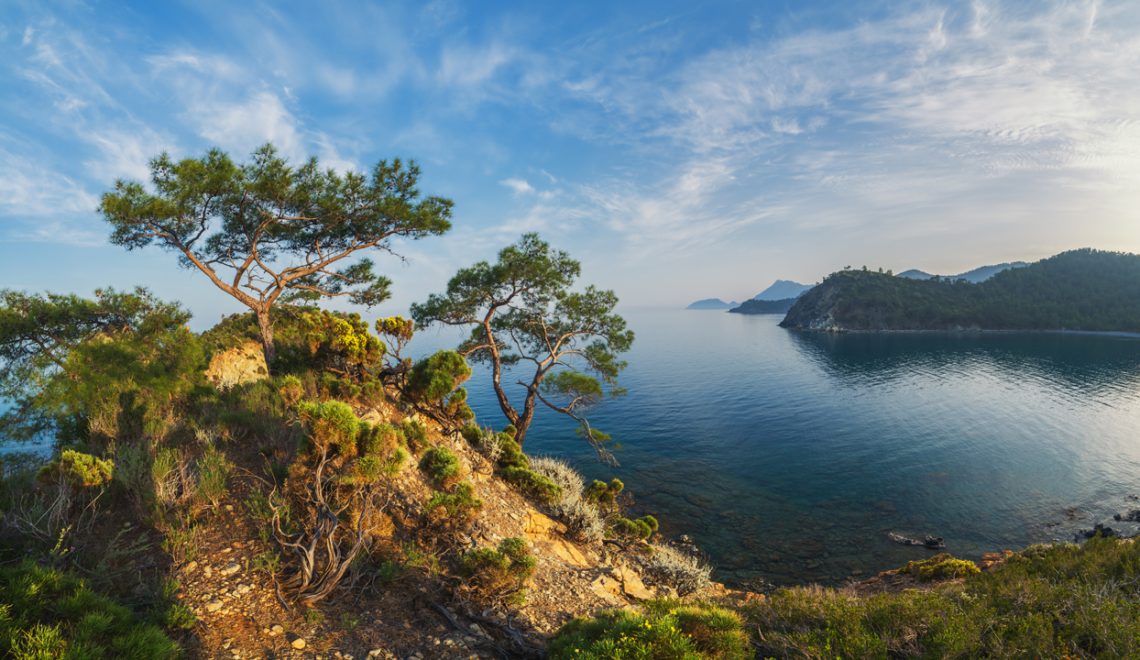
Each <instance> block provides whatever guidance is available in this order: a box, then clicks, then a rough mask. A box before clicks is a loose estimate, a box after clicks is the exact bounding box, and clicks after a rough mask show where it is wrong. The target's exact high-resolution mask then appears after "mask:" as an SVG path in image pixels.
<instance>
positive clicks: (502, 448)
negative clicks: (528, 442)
mask: <svg viewBox="0 0 1140 660" xmlns="http://www.w3.org/2000/svg"><path fill="white" fill-rule="evenodd" d="M495 439H496V441H497V442H498V444H499V451H498V454H499V459H498V460H499V467H502V468H526V467H528V466H529V465H530V461H529V460H528V459H527V457H526V454H524V453H523V450H522V447H520V446H519V443H517V442H515V435H514V434H513V433H507V432H506V431H503V432H500V433H498V434H497V435H496V436H495Z"/></svg>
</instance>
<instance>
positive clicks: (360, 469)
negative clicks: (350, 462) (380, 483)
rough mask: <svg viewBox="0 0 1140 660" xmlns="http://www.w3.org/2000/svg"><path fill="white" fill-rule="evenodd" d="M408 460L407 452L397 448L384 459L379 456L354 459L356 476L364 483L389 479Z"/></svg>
mask: <svg viewBox="0 0 1140 660" xmlns="http://www.w3.org/2000/svg"><path fill="white" fill-rule="evenodd" d="M407 460H408V452H406V451H404V449H403V448H402V447H397V448H396V449H394V450H393V451H392V453H390V454H389V455H388V456H387V457H386V458H381V457H380V456H374V455H372V456H361V457H360V458H358V459H356V473H357V476H358V477H360V478H361V479H364V480H365V481H376V480H377V479H379V478H380V477H390V476H392V475H394V474H396V473H397V472H399V471H400V468H402V467H404V463H406V462H407Z"/></svg>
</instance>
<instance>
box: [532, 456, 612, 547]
mask: <svg viewBox="0 0 1140 660" xmlns="http://www.w3.org/2000/svg"><path fill="white" fill-rule="evenodd" d="M530 467H531V469H532V470H534V471H535V472H536V473H537V474H539V475H541V476H543V477H546V478H547V479H550V480H551V481H553V482H554V483H555V484H556V485H557V486H558V487H559V489H560V490H561V494H560V496H559V497H558V500H557V501H555V502H553V503H552V504H551V509H552V510H553V512H554V515H556V516H558V517H559V518H560V519H561V520H562V522H563V523H565V525H566V530H567V531H568V532H569V533H570V534H571V535H572V536H574V537H575V538H577V539H579V540H581V541H586V542H588V543H597V542H600V541H601V540H602V537H603V536H604V534H605V522H604V521H603V520H602V517H601V515H599V513H598V509H597V507H595V506H594V505H592V504H590V503H588V502H586V501H585V499H583V497H584V495H583V492H584V491H585V483H584V482H583V481H582V476H581V475H580V474H578V473H577V472H576V471H575V470H574V468H572V467H570V466H569V465H567V464H566V463H564V462H562V461H560V460H557V459H554V458H542V457H540V458H534V459H531V461H530Z"/></svg>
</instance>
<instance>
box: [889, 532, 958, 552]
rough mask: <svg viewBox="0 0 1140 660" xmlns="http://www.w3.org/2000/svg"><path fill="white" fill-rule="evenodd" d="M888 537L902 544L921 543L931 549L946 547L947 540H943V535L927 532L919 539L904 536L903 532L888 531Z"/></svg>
mask: <svg viewBox="0 0 1140 660" xmlns="http://www.w3.org/2000/svg"><path fill="white" fill-rule="evenodd" d="M887 538H889V539H890V540H892V541H894V542H895V543H900V544H902V545H920V546H922V547H924V548H929V549H930V550H940V549H942V548H945V547H946V542H945V541H944V540H942V537H941V536H931V535H930V534H927V535H926V536H925V537H923V538H922V539H921V540H919V539H912V538H910V537H909V536H903V535H902V534H896V533H894V532H887Z"/></svg>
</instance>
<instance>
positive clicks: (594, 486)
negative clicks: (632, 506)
mask: <svg viewBox="0 0 1140 660" xmlns="http://www.w3.org/2000/svg"><path fill="white" fill-rule="evenodd" d="M623 490H625V484H624V483H622V481H621V479H613V480H611V481H610V482H609V483H608V484H607V483H606V482H604V481H598V480H597V479H595V480H594V481H593V482H592V483H591V484H590V487H589V488H587V489H586V500H588V501H589V502H592V503H594V504H595V505H597V506H598V507H599V508H601V509H605V510H612V509H616V507H617V498H618V495H620V494H621V492H622V491H623Z"/></svg>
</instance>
